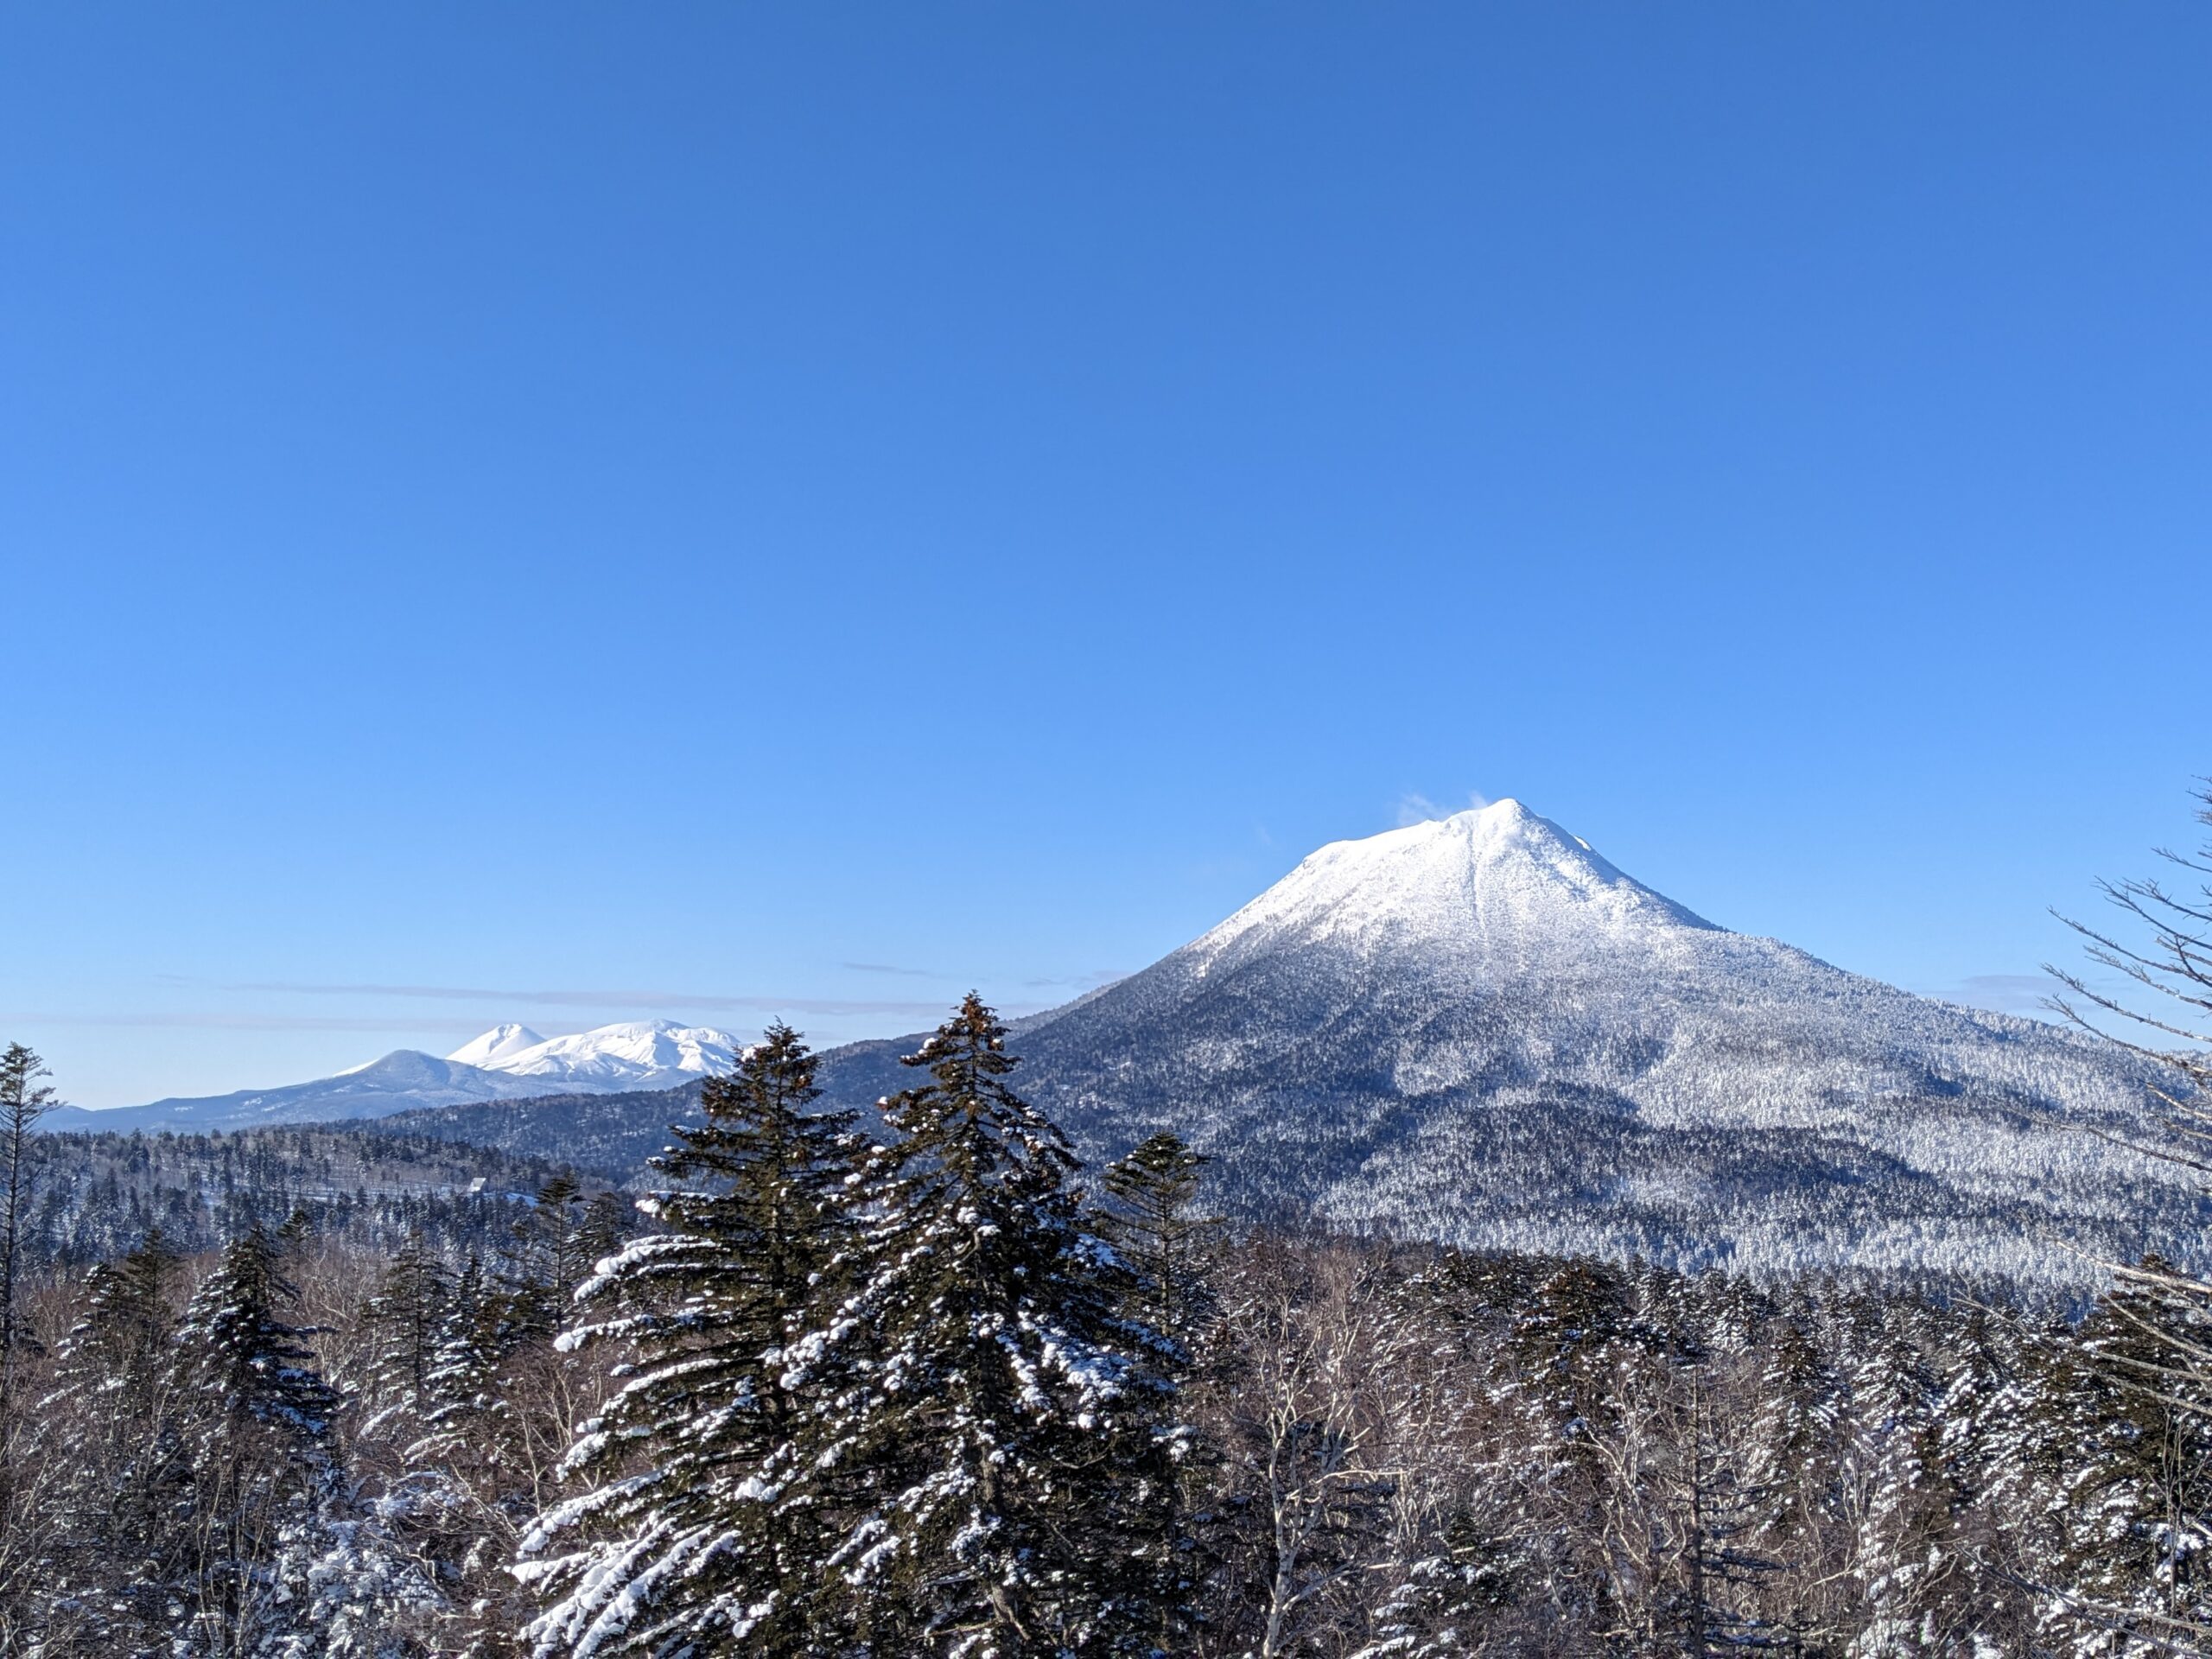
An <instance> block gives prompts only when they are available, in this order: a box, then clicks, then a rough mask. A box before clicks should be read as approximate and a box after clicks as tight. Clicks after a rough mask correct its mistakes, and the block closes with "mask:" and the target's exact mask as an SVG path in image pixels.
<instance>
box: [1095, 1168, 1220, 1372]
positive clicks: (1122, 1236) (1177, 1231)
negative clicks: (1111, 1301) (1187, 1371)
mask: <svg viewBox="0 0 2212 1659" xmlns="http://www.w3.org/2000/svg"><path fill="white" fill-rule="evenodd" d="M1209 1162H1211V1160H1210V1159H1208V1158H1207V1157H1206V1156H1205V1154H1203V1153H1198V1152H1193V1151H1192V1149H1191V1148H1190V1147H1188V1146H1186V1145H1185V1144H1184V1142H1183V1141H1182V1139H1181V1138H1180V1137H1179V1136H1178V1135H1173V1134H1171V1133H1168V1132H1167V1131H1165V1130H1163V1131H1161V1132H1160V1134H1158V1135H1154V1136H1153V1137H1152V1138H1151V1139H1150V1140H1148V1141H1145V1142H1144V1143H1143V1144H1142V1145H1141V1146H1140V1147H1137V1148H1136V1149H1135V1151H1133V1152H1131V1153H1129V1154H1128V1155H1127V1156H1126V1157H1124V1158H1122V1160H1120V1161H1119V1162H1117V1163H1114V1164H1109V1166H1107V1167H1106V1170H1105V1172H1104V1173H1103V1175H1102V1176H1101V1177H1100V1181H1099V1184H1100V1185H1102V1186H1103V1187H1104V1188H1105V1190H1106V1192H1107V1194H1108V1196H1109V1198H1111V1199H1112V1200H1113V1203H1112V1205H1111V1206H1110V1207H1109V1208H1108V1209H1107V1210H1106V1211H1104V1212H1103V1214H1102V1215H1101V1216H1100V1217H1099V1229H1100V1230H1101V1231H1102V1232H1103V1233H1104V1234H1105V1236H1106V1237H1107V1239H1108V1240H1109V1242H1110V1243H1112V1244H1113V1246H1114V1249H1115V1250H1116V1252H1117V1253H1118V1254H1119V1255H1120V1256H1121V1258H1122V1262H1124V1263H1125V1264H1126V1265H1127V1266H1128V1268H1129V1271H1130V1272H1131V1274H1134V1275H1135V1294H1134V1295H1133V1297H1132V1298H1131V1300H1130V1304H1129V1306H1130V1307H1131V1309H1132V1311H1134V1312H1135V1313H1137V1315H1138V1316H1139V1317H1140V1318H1141V1319H1143V1320H1144V1322H1145V1323H1146V1324H1147V1325H1148V1326H1149V1327H1150V1328H1151V1330H1152V1331H1153V1332H1154V1334H1156V1335H1158V1336H1160V1337H1163V1338H1166V1339H1167V1340H1168V1341H1170V1342H1172V1343H1173V1344H1175V1345H1176V1347H1177V1348H1178V1349H1179V1351H1180V1354H1179V1359H1178V1360H1177V1361H1176V1362H1175V1363H1179V1364H1180V1365H1183V1366H1187V1365H1188V1364H1189V1363H1190V1361H1191V1358H1192V1356H1193V1355H1194V1353H1195V1351H1196V1349H1197V1347H1198V1341H1199V1338H1201V1337H1202V1336H1203V1335H1204V1334H1205V1327H1206V1325H1207V1324H1208V1322H1209V1321H1210V1320H1211V1319H1212V1317H1213V1311H1214V1295H1213V1286H1212V1276H1211V1265H1212V1260H1213V1255H1214V1251H1215V1249H1216V1247H1217V1243H1218V1241H1219V1238H1220V1235H1221V1229H1222V1225H1223V1223H1222V1218H1221V1217H1219V1216H1210V1215H1204V1214H1200V1213H1198V1209H1197V1205H1198V1182H1199V1179H1200V1175H1201V1172H1203V1171H1204V1169H1205V1166H1206V1165H1207V1164H1208V1163H1209Z"/></svg>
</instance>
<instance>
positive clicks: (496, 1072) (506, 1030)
mask: <svg viewBox="0 0 2212 1659" xmlns="http://www.w3.org/2000/svg"><path fill="white" fill-rule="evenodd" d="M739 1046H740V1044H739V1041H738V1039H736V1038H734V1037H733V1036H731V1035H730V1034H729V1033H728V1032H726V1031H714V1030H710V1029H709V1028H707V1027H700V1026H679V1025H677V1023H676V1022H675V1021H673V1020H638V1021H632V1022H629V1023H626V1024H620V1025H611V1026H601V1027H598V1028H597V1029H596V1030H593V1031H585V1032H579V1033H576V1034H575V1035H574V1036H569V1037H553V1038H545V1037H541V1036H539V1035H538V1034H537V1033H536V1032H534V1031H532V1030H531V1029H530V1027H527V1026H518V1025H503V1026H494V1027H493V1028H492V1029H491V1030H489V1031H487V1032H486V1033H484V1034H483V1035H482V1036H480V1037H478V1038H475V1039H472V1040H471V1041H469V1042H467V1043H464V1044H462V1045H461V1046H460V1047H459V1048H457V1049H455V1050H454V1052H452V1053H451V1054H449V1055H448V1056H446V1057H445V1058H442V1059H441V1058H438V1057H436V1056H435V1055H432V1054H424V1053H422V1052H418V1051H416V1050H414V1049H400V1050H398V1051H397V1052H393V1053H391V1054H387V1055H385V1056H384V1058H381V1059H376V1060H371V1061H370V1062H369V1063H368V1064H367V1065H358V1066H355V1067H354V1068H353V1070H351V1071H341V1072H340V1073H339V1074H338V1075H337V1076H336V1077H319V1078H317V1079H315V1081H313V1082H311V1083H295V1084H287V1085H285V1086H284V1087H282V1088H277V1089H241V1090H237V1091H236V1092H234V1093H232V1094H227V1095H209V1096H198V1097H193V1098H179V1099H169V1100H157V1101H155V1102H154V1103H152V1104H150V1105H146V1106H129V1107H123V1108H119V1109H113V1110H108V1111H99V1112H87V1111H79V1110H74V1109H70V1110H65V1111H63V1112H60V1113H57V1114H55V1115H54V1116H53V1117H52V1118H51V1119H49V1120H48V1125H47V1127H48V1128H54V1129H61V1130H68V1129H99V1130H117V1131H122V1132H126V1133H127V1132H128V1131H130V1130H131V1129H134V1128H136V1129H159V1128H168V1129H177V1130H198V1129H236V1128H248V1127H251V1126H253V1125H257V1124H270V1123H315V1122H336V1121H340V1120H344V1119H349V1118H371V1117H384V1116H389V1115H390V1114H391V1113H394V1112H404V1111H410V1110H413V1109H418V1108H422V1107H426V1106H451V1105H456V1104H459V1103H461V1102H464V1101H482V1100H515V1099H521V1098H524V1097H527V1096H533V1095H554V1094H578V1093H601V1092H610V1091H614V1090H657V1089H666V1088H670V1087H672V1086H674V1085H676V1084H683V1083H686V1082H690V1081H692V1080H694V1079H696V1078H698V1077H705V1076H707V1075H709V1074H710V1073H713V1072H718V1071H728V1070H729V1069H730V1067H731V1066H733V1065H735V1064H736V1057H737V1051H738V1048H739Z"/></svg>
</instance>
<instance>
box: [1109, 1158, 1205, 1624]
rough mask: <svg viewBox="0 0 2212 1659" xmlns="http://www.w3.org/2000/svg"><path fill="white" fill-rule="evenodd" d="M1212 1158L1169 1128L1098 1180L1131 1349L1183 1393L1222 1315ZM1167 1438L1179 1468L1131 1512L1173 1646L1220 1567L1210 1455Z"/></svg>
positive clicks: (1171, 1432) (1173, 1435)
mask: <svg viewBox="0 0 2212 1659" xmlns="http://www.w3.org/2000/svg"><path fill="white" fill-rule="evenodd" d="M1208 1161H1209V1160H1208V1159H1207V1158H1206V1157H1205V1154H1201V1153H1198V1152H1194V1151H1192V1149H1191V1148H1190V1147H1188V1146H1186V1145H1185V1143H1184V1142H1183V1141H1182V1140H1181V1138H1180V1137H1179V1136H1177V1135H1173V1134H1170V1133H1167V1132H1166V1131H1162V1132H1161V1133H1160V1134H1158V1135H1153V1136H1152V1137H1151V1138H1150V1139H1148V1140H1147V1141H1144V1142H1143V1144H1141V1146H1139V1147H1136V1148H1135V1150H1134V1151H1132V1152H1130V1153H1129V1154H1128V1155H1127V1156H1125V1157H1123V1158H1122V1159H1121V1160H1119V1161H1117V1162H1116V1163H1113V1164H1110V1165H1109V1166H1107V1168H1106V1170H1105V1171H1104V1173H1103V1175H1102V1176H1101V1178H1100V1185H1102V1186H1103V1188H1104V1189H1105V1191H1106V1193H1107V1194H1108V1196H1109V1198H1111V1200H1112V1203H1111V1205H1110V1206H1109V1208H1107V1209H1106V1210H1104V1211H1103V1212H1102V1213H1101V1214H1100V1216H1099V1217H1098V1222H1099V1230H1100V1231H1101V1232H1103V1234H1104V1235H1105V1236H1106V1238H1107V1239H1108V1240H1109V1242H1110V1243H1112V1245H1113V1247H1114V1249H1115V1251H1116V1255H1119V1256H1120V1258H1121V1260H1122V1264H1123V1265H1124V1266H1125V1267H1126V1268H1128V1273H1129V1281H1128V1293H1127V1294H1126V1295H1125V1297H1124V1299H1123V1301H1122V1307H1123V1310H1124V1314H1125V1317H1126V1318H1127V1319H1128V1321H1129V1322H1130V1327H1131V1328H1130V1331H1129V1332H1128V1336H1129V1337H1130V1338H1132V1342H1133V1347H1132V1351H1133V1353H1135V1355H1136V1356H1137V1357H1139V1358H1140V1359H1141V1361H1142V1362H1143V1363H1147V1365H1148V1366H1149V1367H1150V1368H1151V1370H1153V1371H1154V1375H1155V1376H1156V1377H1157V1378H1158V1379H1159V1380H1160V1381H1163V1382H1165V1383H1167V1384H1168V1385H1169V1386H1170V1387H1172V1388H1173V1389H1176V1390H1178V1391H1180V1390H1181V1389H1183V1388H1184V1387H1185V1385H1186V1384H1187V1383H1189V1382H1190V1380H1191V1378H1192V1374H1193V1372H1194V1370H1196V1368H1197V1367H1198V1363H1199V1352H1200V1349H1201V1347H1202V1345H1203V1344H1204V1343H1205V1339H1206V1338H1207V1336H1208V1334H1209V1329H1210V1327H1211V1324H1212V1322H1213V1319H1214V1317H1215V1314H1216V1312H1217V1307H1216V1292H1215V1287H1214V1281H1213V1273H1212V1269H1213V1268H1214V1266H1215V1257H1216V1255H1217V1250H1218V1248H1219V1243H1220V1236H1221V1230H1222V1227H1223V1221H1222V1217H1218V1216H1212V1215H1207V1214H1205V1213H1203V1212H1201V1211H1199V1210H1198V1183H1199V1179H1200V1177H1201V1173H1202V1172H1203V1171H1204V1169H1205V1166H1206V1164H1207V1162H1208ZM1160 1432H1161V1433H1163V1435H1164V1436H1165V1437H1166V1438H1165V1445H1166V1450H1167V1452H1168V1455H1169V1458H1170V1459H1171V1465H1172V1467H1171V1469H1170V1471H1169V1472H1168V1474H1167V1476H1166V1478H1163V1479H1160V1480H1158V1481H1155V1482H1152V1483H1150V1484H1149V1485H1148V1487H1147V1492H1146V1496H1147V1499H1148V1501H1147V1502H1145V1503H1142V1504H1141V1505H1137V1506H1135V1507H1133V1509H1132V1510H1131V1516H1130V1519H1131V1522H1132V1523H1133V1530H1134V1531H1135V1533H1136V1535H1137V1537H1138V1548H1139V1549H1140V1551H1141V1555H1140V1557H1139V1559H1140V1560H1143V1561H1146V1562H1148V1563H1149V1564H1150V1565H1151V1566H1152V1567H1154V1569H1155V1571H1156V1572H1157V1573H1158V1575H1159V1579H1158V1583H1157V1584H1156V1586H1154V1593H1153V1595H1152V1597H1151V1599H1152V1601H1153V1603H1154V1605H1155V1606H1156V1607H1157V1608H1158V1610H1159V1611H1160V1616H1161V1622H1160V1626H1159V1628H1158V1630H1157V1631H1156V1635H1157V1636H1158V1637H1159V1639H1160V1642H1161V1643H1163V1644H1166V1643H1172V1642H1176V1641H1177V1640H1178V1639H1179V1637H1182V1636H1183V1635H1184V1634H1185V1633H1184V1632H1183V1631H1182V1630H1181V1629H1180V1626H1181V1625H1182V1624H1183V1622H1184V1620H1185V1618H1186V1616H1187V1613H1188V1610H1189V1609H1190V1608H1191V1607H1192V1605H1193V1604H1194V1603H1195V1601H1196V1600H1197V1599H1198V1592H1199V1590H1200V1587H1201V1585H1202V1581H1203V1580H1204V1579H1205V1575H1206V1574H1207V1573H1209V1572H1210V1571H1211V1570H1212V1568H1213V1567H1214V1566H1215V1565H1216V1562H1215V1560H1214V1555H1213V1552H1212V1551H1211V1549H1210V1548H1207V1547H1206V1545H1205V1541H1204V1540H1202V1539H1201V1538H1200V1536H1199V1535H1198V1530H1199V1529H1198V1527H1197V1526H1196V1524H1195V1522H1194V1519H1193V1516H1194V1511H1196V1510H1198V1507H1199V1499H1198V1490H1197V1489H1198V1484H1199V1482H1201V1481H1202V1480H1203V1479H1204V1478H1205V1476H1206V1475H1207V1473H1208V1472H1209V1471H1208V1469H1207V1466H1206V1465H1208V1464H1210V1462H1211V1458H1210V1457H1209V1456H1208V1455H1207V1453H1206V1452H1205V1448H1204V1447H1203V1446H1201V1444H1200V1443H1199V1441H1198V1437H1197V1435H1196V1434H1195V1433H1193V1432H1192V1430H1191V1429H1190V1428H1189V1427H1187V1426H1185V1425H1181V1424H1174V1425H1169V1424H1166V1423H1165V1422H1163V1424H1162V1426H1161V1431H1160Z"/></svg>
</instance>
